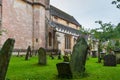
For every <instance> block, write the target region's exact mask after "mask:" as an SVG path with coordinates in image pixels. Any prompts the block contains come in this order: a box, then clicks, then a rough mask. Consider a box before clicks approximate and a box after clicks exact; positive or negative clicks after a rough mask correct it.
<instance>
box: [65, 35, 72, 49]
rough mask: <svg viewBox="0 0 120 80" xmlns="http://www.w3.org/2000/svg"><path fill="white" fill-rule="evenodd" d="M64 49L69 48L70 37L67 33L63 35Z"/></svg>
mask: <svg viewBox="0 0 120 80" xmlns="http://www.w3.org/2000/svg"><path fill="white" fill-rule="evenodd" d="M65 49H71V37H70V36H68V35H66V36H65Z"/></svg>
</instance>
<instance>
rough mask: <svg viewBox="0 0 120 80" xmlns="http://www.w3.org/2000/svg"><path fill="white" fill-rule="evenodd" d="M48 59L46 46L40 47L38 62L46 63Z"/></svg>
mask: <svg viewBox="0 0 120 80" xmlns="http://www.w3.org/2000/svg"><path fill="white" fill-rule="evenodd" d="M46 63H47V60H46V51H45V49H44V48H42V47H41V48H39V50H38V64H41V65H46Z"/></svg>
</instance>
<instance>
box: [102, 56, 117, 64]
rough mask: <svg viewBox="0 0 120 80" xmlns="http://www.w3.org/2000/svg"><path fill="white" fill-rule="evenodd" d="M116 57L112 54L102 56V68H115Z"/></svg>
mask: <svg viewBox="0 0 120 80" xmlns="http://www.w3.org/2000/svg"><path fill="white" fill-rule="evenodd" d="M116 64H117V62H116V56H115V55H113V54H108V55H105V56H104V66H116Z"/></svg>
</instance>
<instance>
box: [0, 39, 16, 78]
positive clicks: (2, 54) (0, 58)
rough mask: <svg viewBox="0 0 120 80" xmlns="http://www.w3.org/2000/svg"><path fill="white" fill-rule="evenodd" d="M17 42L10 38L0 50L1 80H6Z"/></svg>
mask: <svg viewBox="0 0 120 80" xmlns="http://www.w3.org/2000/svg"><path fill="white" fill-rule="evenodd" d="M14 43H15V40H14V39H11V38H8V39H7V40H6V42H5V43H4V45H3V47H2V49H1V50H0V80H5V76H6V73H7V69H8V65H9V61H10V58H11V54H12V50H13V47H14Z"/></svg>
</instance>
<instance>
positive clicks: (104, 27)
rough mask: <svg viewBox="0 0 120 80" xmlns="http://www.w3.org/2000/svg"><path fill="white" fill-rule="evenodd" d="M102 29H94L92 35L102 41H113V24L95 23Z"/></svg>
mask: <svg viewBox="0 0 120 80" xmlns="http://www.w3.org/2000/svg"><path fill="white" fill-rule="evenodd" d="M95 23H98V24H99V25H100V26H101V27H100V28H96V29H92V30H91V33H92V34H93V35H94V37H95V38H97V39H99V40H101V41H107V40H109V39H113V37H114V36H113V35H114V26H113V25H112V24H111V23H103V22H102V21H95Z"/></svg>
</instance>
